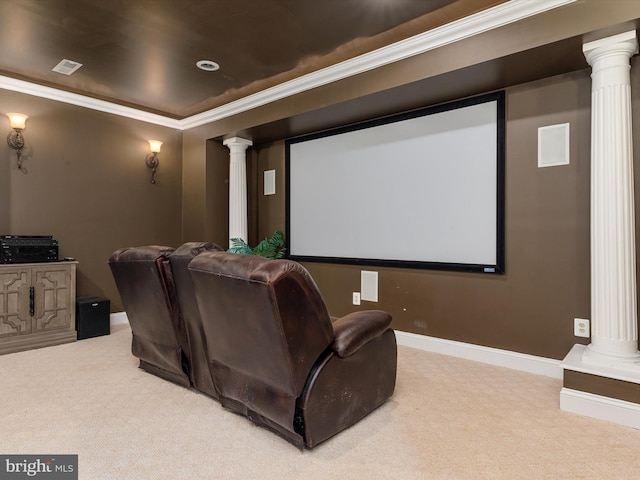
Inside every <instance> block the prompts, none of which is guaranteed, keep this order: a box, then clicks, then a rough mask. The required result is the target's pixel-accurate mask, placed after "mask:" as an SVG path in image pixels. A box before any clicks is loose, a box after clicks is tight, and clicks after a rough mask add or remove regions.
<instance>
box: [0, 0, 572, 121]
mask: <svg viewBox="0 0 640 480" xmlns="http://www.w3.org/2000/svg"><path fill="white" fill-rule="evenodd" d="M575 1H577V0H510V1H509V2H506V3H503V4H501V5H498V6H496V7H493V8H489V9H487V10H484V11H482V12H478V13H476V14H474V15H470V16H468V17H465V18H462V19H460V20H456V21H454V22H451V23H448V24H446V25H443V26H441V27H438V28H434V29H433V30H429V31H427V32H424V33H421V34H419V35H415V36H413V37H411V38H408V39H406V40H402V41H400V42H397V43H394V44H392V45H388V46H386V47H382V48H379V49H378V50H374V51H373V52H369V53H366V54H364V55H360V56H358V57H355V58H352V59H350V60H346V61H344V62H341V63H338V64H336V65H332V66H330V67H327V68H323V69H322V70H318V71H317V72H313V73H309V74H307V75H303V76H301V77H299V78H296V79H294V80H290V81H288V82H285V83H282V84H280V85H276V86H274V87H271V88H268V89H266V90H263V91H261V92H258V93H255V94H253V95H249V96H247V97H244V98H242V99H240V100H236V101H234V102H230V103H228V104H226V105H223V106H221V107H217V108H214V109H211V110H208V111H206V112H203V113H200V114H198V115H193V116H191V117H188V118H185V119H183V120H176V119H173V118H169V117H164V116H162V115H156V114H153V113H148V112H144V111H142V110H137V109H135V108H130V107H125V106H122V105H117V104H115V103H111V102H106V101H104V100H97V99H95V98H91V97H87V96H84V95H78V94H76V93H70V92H64V91H62V90H57V89H54V88H51V87H45V86H42V85H37V84H33V83H30V82H25V81H22V80H16V79H13V78H9V77H3V76H0V88H2V89H4V90H12V91H16V92H21V93H25V94H28V95H34V96H37V97H42V98H48V99H51V100H55V101H58V102H63V103H69V104H72V105H77V106H81V107H85V108H90V109H93V110H98V111H101V112H106V113H111V114H113V115H119V116H123V117H128V118H132V119H135V120H141V121H143V122H147V123H153V124H156V125H162V126H165V127H170V128H175V129H178V130H187V129H190V128H194V127H198V126H201V125H205V124H207V123H211V122H215V121H217V120H221V119H223V118H226V117H230V116H232V115H236V114H238V113H242V112H245V111H247V110H251V109H252V108H256V107H260V106H263V105H266V104H268V103H271V102H275V101H277V100H281V99H283V98H286V97H289V96H291V95H295V94H298V93H301V92H304V91H307V90H311V89H313V88H317V87H320V86H322V85H327V84H329V83H332V82H335V81H338V80H342V79H344V78H348V77H350V76H353V75H358V74H360V73H363V72H366V71H369V70H373V69H375V68H378V67H381V66H384V65H388V64H390V63H393V62H397V61H399V60H403V59H406V58H409V57H413V56H415V55H419V54H421V53H424V52H427V51H429V50H434V49H436V48H439V47H443V46H445V45H449V44H451V43H455V42H458V41H460V40H464V39H466V38H469V37H472V36H474V35H478V34H481V33H484V32H487V31H490V30H493V29H496V28H499V27H503V26H505V25H508V24H510V23H514V22H518V21H520V20H524V19H525V18H529V17H532V16H534V15H538V14H541V13H544V12H546V11H549V10H552V9H554V8H558V7H561V6H564V5H568V4H570V3H574V2H575Z"/></svg>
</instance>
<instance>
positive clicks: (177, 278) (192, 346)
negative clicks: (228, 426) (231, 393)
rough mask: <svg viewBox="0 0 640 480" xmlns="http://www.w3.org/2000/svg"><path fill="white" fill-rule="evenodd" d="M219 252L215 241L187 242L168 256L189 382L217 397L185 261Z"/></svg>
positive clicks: (205, 340) (219, 249) (205, 342)
mask: <svg viewBox="0 0 640 480" xmlns="http://www.w3.org/2000/svg"><path fill="white" fill-rule="evenodd" d="M209 251H222V249H221V248H220V247H219V246H218V245H216V244H215V243H209V242H207V243H205V242H188V243H185V244H184V245H182V246H180V247H178V248H177V249H176V250H175V251H174V252H173V253H171V255H169V262H170V264H171V269H170V272H171V276H172V277H173V283H174V286H175V291H176V295H177V298H178V304H179V306H180V309H179V312H178V314H179V316H180V322H181V323H182V324H183V325H184V328H185V331H186V335H187V351H188V355H189V361H190V362H189V363H190V369H189V377H190V379H191V384H192V385H193V386H194V387H195V388H196V389H197V390H199V391H201V392H203V393H206V394H207V395H210V396H212V397H213V398H216V399H217V398H218V393H217V392H216V390H215V386H214V385H213V381H212V379H211V372H210V371H209V357H208V354H207V348H206V344H207V339H206V337H205V334H204V330H203V326H202V321H201V319H200V312H199V311H198V304H197V302H196V297H195V295H194V292H193V285H192V284H191V276H190V275H189V268H188V267H189V262H190V261H191V260H192V259H193V258H194V257H195V256H196V255H199V254H200V253H202V252H209Z"/></svg>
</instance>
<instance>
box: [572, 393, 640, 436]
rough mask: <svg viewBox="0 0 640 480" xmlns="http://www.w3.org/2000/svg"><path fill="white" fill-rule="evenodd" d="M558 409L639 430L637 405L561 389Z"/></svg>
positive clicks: (638, 406)
mask: <svg viewBox="0 0 640 480" xmlns="http://www.w3.org/2000/svg"><path fill="white" fill-rule="evenodd" d="M560 409H561V410H564V411H565V412H571V413H577V414H578V415H584V416H586V417H591V418H597V419H599V420H606V421H608V422H613V423H617V424H618V425H625V426H627V427H632V428H636V429H640V405H638V404H637V403H631V402H626V401H624V400H618V399H617V398H610V397H603V396H601V395H595V394H593V393H587V392H581V391H578V390H573V389H571V388H563V389H562V390H561V391H560Z"/></svg>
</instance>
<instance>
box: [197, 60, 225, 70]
mask: <svg viewBox="0 0 640 480" xmlns="http://www.w3.org/2000/svg"><path fill="white" fill-rule="evenodd" d="M196 65H197V66H198V68H199V69H200V70H204V71H205V72H215V71H216V70H218V69H219V68H220V65H218V64H217V63H216V62H212V61H211V60H200V61H199V62H196Z"/></svg>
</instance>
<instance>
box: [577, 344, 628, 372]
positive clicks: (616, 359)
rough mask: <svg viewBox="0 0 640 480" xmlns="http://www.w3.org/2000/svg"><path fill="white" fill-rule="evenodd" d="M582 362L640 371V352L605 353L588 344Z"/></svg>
mask: <svg viewBox="0 0 640 480" xmlns="http://www.w3.org/2000/svg"><path fill="white" fill-rule="evenodd" d="M582 364H583V365H591V366H595V367H597V366H601V367H606V368H613V369H618V370H626V371H633V372H639V373H640V352H638V351H636V352H634V353H616V354H613V353H609V352H607V353H603V352H599V351H598V350H597V349H595V348H594V347H593V346H592V345H588V346H587V347H586V348H585V349H584V352H583V353H582Z"/></svg>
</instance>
